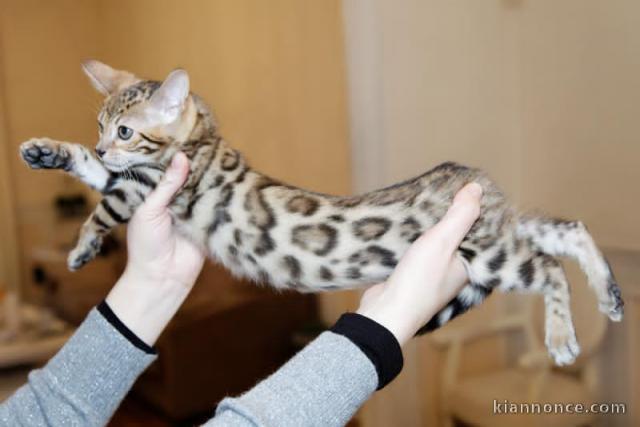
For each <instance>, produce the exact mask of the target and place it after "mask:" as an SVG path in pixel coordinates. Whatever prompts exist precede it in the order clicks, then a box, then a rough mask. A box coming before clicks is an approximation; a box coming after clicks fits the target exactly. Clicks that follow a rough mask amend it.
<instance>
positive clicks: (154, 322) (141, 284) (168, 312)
mask: <svg viewBox="0 0 640 427" xmlns="http://www.w3.org/2000/svg"><path fill="white" fill-rule="evenodd" d="M189 290H190V287H187V286H183V285H182V284H180V283H175V282H173V281H170V280H160V279H158V278H155V277H152V276H149V275H146V274H143V273H142V272H140V271H139V270H136V269H132V268H130V267H129V266H128V267H127V269H126V270H125V272H124V273H123V274H122V276H121V277H120V279H119V280H118V281H117V282H116V284H115V286H114V287H113V288H112V289H111V291H110V292H109V294H108V295H107V297H106V299H105V301H106V303H107V304H108V305H109V307H110V308H111V310H112V311H113V312H114V314H115V315H116V316H117V317H118V318H119V319H120V320H121V321H122V323H124V324H125V325H126V326H127V327H128V328H129V329H130V330H131V331H132V332H133V333H134V334H135V335H136V336H137V337H139V338H140V339H141V340H142V341H143V342H145V343H146V344H148V345H149V346H153V345H154V344H155V342H156V340H157V339H158V337H159V336H160V334H161V333H162V331H163V330H164V328H165V327H166V326H167V324H168V323H169V321H170V320H171V318H172V317H173V316H174V315H175V313H176V312H177V311H178V308H179V307H180V306H181V305H182V302H183V301H184V300H185V299H186V297H187V295H188V294H189Z"/></svg>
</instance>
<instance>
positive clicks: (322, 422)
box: [206, 332, 378, 427]
mask: <svg viewBox="0 0 640 427" xmlns="http://www.w3.org/2000/svg"><path fill="white" fill-rule="evenodd" d="M377 387H378V374H377V372H376V368H375V367H374V365H373V363H372V362H371V360H370V359H369V358H368V357H367V356H366V355H365V354H364V353H363V352H362V350H361V349H360V348H359V347H358V346H356V345H355V344H354V343H353V342H352V341H351V340H350V339H348V338H346V337H345V336H342V335H339V334H336V333H333V332H324V333H322V334H321V335H320V336H319V337H318V338H316V339H315V340H314V341H313V342H312V343H311V344H309V345H308V346H307V347H306V348H304V349H303V350H302V351H300V352H299V353H298V354H297V355H296V356H295V357H293V358H292V359H291V360H290V361H288V362H287V363H286V364H285V365H284V366H283V367H282V368H280V369H279V370H278V371H277V372H276V373H274V374H273V375H271V376H270V377H269V378H267V379H266V380H264V381H262V382H260V383H259V384H258V385H256V386H255V387H254V388H253V389H251V390H250V391H248V392H247V393H245V394H244V395H242V396H241V397H239V398H227V399H224V400H223V401H222V402H221V403H220V405H218V409H217V411H216V416H215V418H212V419H211V420H210V421H209V422H208V423H207V424H206V426H208V427H214V426H284V427H286V426H295V427H300V426H322V427H327V426H342V425H345V424H346V423H347V422H348V421H349V419H351V417H353V414H355V412H356V411H357V410H358V408H359V407H360V406H361V405H362V404H363V403H364V402H365V401H366V400H367V399H368V398H369V397H370V396H371V394H372V393H373V392H374V391H375V390H376V388H377Z"/></svg>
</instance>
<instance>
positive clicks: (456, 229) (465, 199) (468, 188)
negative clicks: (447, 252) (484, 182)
mask: <svg viewBox="0 0 640 427" xmlns="http://www.w3.org/2000/svg"><path fill="white" fill-rule="evenodd" d="M481 197H482V187H481V186H480V184H478V183H476V182H472V183H470V184H467V185H465V186H464V187H462V189H461V190H460V191H458V192H457V193H456V195H455V197H454V198H453V203H452V204H451V206H450V207H449V210H448V211H447V213H446V214H445V215H444V217H443V218H442V219H441V220H440V222H439V223H438V224H437V225H436V226H435V227H434V230H433V231H434V233H436V234H440V235H441V236H443V237H444V238H445V239H446V241H447V242H448V243H449V244H451V247H452V248H456V247H458V246H459V245H460V242H462V239H463V238H464V236H466V235H467V233H468V232H469V229H470V228H471V226H472V225H473V223H474V222H475V221H476V219H478V216H479V215H480V199H481Z"/></svg>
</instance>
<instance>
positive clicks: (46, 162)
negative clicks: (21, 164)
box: [20, 138, 72, 171]
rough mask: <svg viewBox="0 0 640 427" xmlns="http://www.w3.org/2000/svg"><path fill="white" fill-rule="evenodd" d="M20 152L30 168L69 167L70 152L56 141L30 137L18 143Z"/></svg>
mask: <svg viewBox="0 0 640 427" xmlns="http://www.w3.org/2000/svg"><path fill="white" fill-rule="evenodd" d="M20 154H21V155H22V158H23V159H24V161H25V162H26V163H27V164H28V165H29V166H30V167H31V168H32V169H63V170H65V171H68V170H70V169H71V163H72V162H71V153H70V152H69V150H68V149H67V148H66V147H65V146H64V144H61V143H60V142H58V141H54V140H52V139H49V138H32V139H30V140H29V141H27V142H23V143H22V145H20Z"/></svg>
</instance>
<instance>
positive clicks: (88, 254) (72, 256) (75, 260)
mask: <svg viewBox="0 0 640 427" xmlns="http://www.w3.org/2000/svg"><path fill="white" fill-rule="evenodd" d="M101 246H102V239H101V238H99V237H96V238H95V239H93V240H91V241H90V242H88V243H86V244H81V243H78V246H76V247H75V249H73V250H72V251H71V252H70V253H69V257H68V258H67V267H68V268H69V270H71V271H77V270H79V269H81V268H82V267H83V266H84V265H85V264H86V263H88V262H89V261H91V260H92V259H94V258H95V257H96V255H98V253H99V252H100V247H101Z"/></svg>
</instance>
